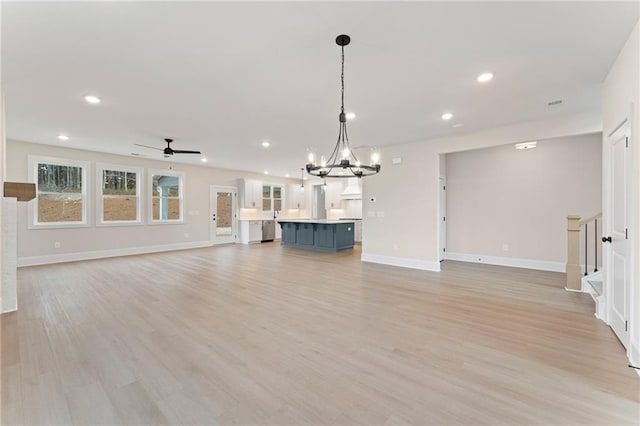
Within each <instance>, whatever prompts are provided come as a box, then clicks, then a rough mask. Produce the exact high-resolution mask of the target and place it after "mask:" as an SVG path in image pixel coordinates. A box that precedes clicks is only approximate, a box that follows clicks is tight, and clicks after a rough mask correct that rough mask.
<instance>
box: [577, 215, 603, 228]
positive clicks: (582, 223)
mask: <svg viewBox="0 0 640 426" xmlns="http://www.w3.org/2000/svg"><path fill="white" fill-rule="evenodd" d="M601 217H602V212H600V213H598V214H594V215H593V216H590V217H587V218H584V219H580V226H582V225H584V224H586V223H591V222H593V221H594V220H596V219H600V218H601Z"/></svg>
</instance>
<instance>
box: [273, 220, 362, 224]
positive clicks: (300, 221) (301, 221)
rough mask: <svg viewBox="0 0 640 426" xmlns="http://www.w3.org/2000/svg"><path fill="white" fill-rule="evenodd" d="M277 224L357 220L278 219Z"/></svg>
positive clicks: (348, 221) (329, 222) (330, 222)
mask: <svg viewBox="0 0 640 426" xmlns="http://www.w3.org/2000/svg"><path fill="white" fill-rule="evenodd" d="M276 221H277V222H295V223H326V224H329V225H331V224H334V223H354V222H355V220H354V219H351V220H335V219H276Z"/></svg>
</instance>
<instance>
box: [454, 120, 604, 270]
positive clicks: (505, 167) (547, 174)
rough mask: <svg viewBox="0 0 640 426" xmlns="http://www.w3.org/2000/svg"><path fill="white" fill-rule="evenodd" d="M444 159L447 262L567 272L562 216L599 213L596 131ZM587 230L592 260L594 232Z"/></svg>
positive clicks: (599, 165)
mask: <svg viewBox="0 0 640 426" xmlns="http://www.w3.org/2000/svg"><path fill="white" fill-rule="evenodd" d="M446 159H447V161H446V170H447V222H446V223H447V252H448V256H447V257H448V258H450V255H454V254H455V255H472V256H469V257H470V258H471V257H472V258H473V261H477V258H478V257H481V258H482V259H483V261H484V260H485V257H486V256H497V257H506V258H514V259H519V260H521V261H522V262H520V263H521V264H522V266H527V265H535V264H538V265H540V264H543V265H544V262H548V269H551V270H561V271H564V267H565V263H566V253H567V243H566V228H567V221H566V217H567V215H569V214H578V215H580V216H582V217H587V216H591V215H594V214H596V213H599V212H600V211H601V208H602V187H601V182H602V135H601V134H599V133H596V134H593V135H583V136H570V137H565V138H558V139H549V140H544V141H538V146H537V148H535V149H529V150H516V149H515V148H514V145H513V144H509V145H503V146H498V147H493V148H485V149H477V150H471V151H464V152H458V153H452V154H447V155H446ZM601 227H602V222H600V228H601ZM589 232H590V234H589V236H590V238H589V242H590V243H591V244H590V245H589V250H590V251H591V256H592V254H593V228H591V229H590V230H589ZM505 245H507V249H506V250H505V247H504V246H505ZM581 247H582V246H581ZM601 254H602V253H600V255H601ZM591 256H590V262H591V263H593V258H592V257H591ZM456 258H461V259H465V257H464V256H457V257H456ZM526 261H536V262H530V263H529V262H526ZM554 267H555V268H554Z"/></svg>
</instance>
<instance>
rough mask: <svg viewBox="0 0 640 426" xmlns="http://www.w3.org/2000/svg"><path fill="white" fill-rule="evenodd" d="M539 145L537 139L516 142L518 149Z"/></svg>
mask: <svg viewBox="0 0 640 426" xmlns="http://www.w3.org/2000/svg"><path fill="white" fill-rule="evenodd" d="M537 145H538V142H537V141H531V142H522V143H517V144H516V149H533V148H535V147H536V146H537Z"/></svg>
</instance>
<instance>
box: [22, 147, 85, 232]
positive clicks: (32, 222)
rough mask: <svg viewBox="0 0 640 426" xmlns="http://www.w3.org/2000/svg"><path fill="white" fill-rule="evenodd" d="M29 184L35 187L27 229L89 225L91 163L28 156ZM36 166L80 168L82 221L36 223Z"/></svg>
mask: <svg viewBox="0 0 640 426" xmlns="http://www.w3.org/2000/svg"><path fill="white" fill-rule="evenodd" d="M27 159H28V162H29V165H28V166H29V167H28V169H29V182H31V183H35V185H36V198H35V200H34V201H32V202H30V203H29V204H28V205H29V209H28V210H29V212H28V213H29V221H28V225H27V228H28V229H54V228H87V227H89V226H91V225H90V224H89V220H88V218H89V204H90V203H89V197H88V191H87V188H88V187H89V184H90V182H89V176H90V174H89V168H90V167H91V163H90V162H89V161H84V160H71V159H68V158H58V157H49V156H45V155H28V156H27ZM38 164H52V165H55V166H67V167H80V168H81V169H82V174H81V176H82V185H81V190H80V195H81V196H82V220H81V221H79V222H39V221H38V193H39V191H38Z"/></svg>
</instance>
